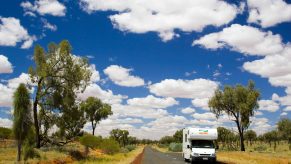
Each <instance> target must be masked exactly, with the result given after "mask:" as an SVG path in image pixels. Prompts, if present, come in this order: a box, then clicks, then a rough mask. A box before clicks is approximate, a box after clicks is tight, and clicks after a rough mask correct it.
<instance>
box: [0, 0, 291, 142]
mask: <svg viewBox="0 0 291 164" xmlns="http://www.w3.org/2000/svg"><path fill="white" fill-rule="evenodd" d="M290 3H291V2H290V1H283V0H245V1H232V0H227V1H222V0H207V1H205V0H123V1H120V0H34V1H33V0H30V1H28V0H9V1H8V0H6V1H3V2H1V6H0V126H4V127H11V126H12V121H11V118H12V117H11V113H12V111H13V109H12V95H13V92H14V91H15V89H16V87H17V86H18V85H19V84H20V83H26V84H29V83H30V80H29V76H28V74H27V70H28V67H29V66H31V65H33V61H32V55H33V47H34V46H35V45H37V44H39V45H41V46H43V47H46V46H47V44H48V43H50V42H56V43H59V42H60V41H62V40H64V39H66V40H69V42H70V43H71V45H72V47H73V51H72V53H73V54H74V55H77V56H83V57H87V58H88V59H89V63H90V68H91V71H92V78H91V80H90V85H89V86H88V87H87V88H86V90H85V91H84V93H80V94H78V99H79V100H85V99H86V98H87V97H89V96H94V97H98V98H100V99H101V100H102V101H104V102H106V103H109V104H111V106H112V111H113V115H111V116H110V117H109V118H108V119H106V120H103V121H101V122H100V123H99V125H98V126H97V128H96V134H97V135H103V136H107V135H108V133H109V131H111V130H112V129H114V128H120V129H126V130H128V131H129V132H130V135H132V136H136V137H138V138H148V139H159V138H160V137H162V136H165V135H172V134H173V133H174V132H175V131H176V130H179V129H182V128H184V127H204V128H215V127H218V126H224V127H227V128H229V129H232V130H235V124H234V123H233V122H232V121H231V118H229V117H228V116H227V115H222V116H221V117H220V118H219V119H216V118H215V116H214V115H213V114H212V113H211V112H210V109H209V108H208V106H207V102H208V100H209V98H211V96H212V95H213V93H214V91H215V90H216V89H217V88H220V89H223V86H225V85H236V84H242V85H247V83H248V81H249V80H253V81H254V82H255V84H256V88H257V89H258V90H259V91H260V92H261V97H260V101H259V105H260V108H259V109H258V110H256V112H255V115H254V116H253V117H252V118H251V121H252V122H251V125H250V129H253V130H255V131H256V132H257V133H258V134H262V133H264V132H266V131H270V130H272V129H274V128H276V122H277V121H278V120H280V119H281V118H291V44H290V43H289V42H290V41H291V35H290V29H291V24H290V21H291V4H290ZM32 99H33V96H32ZM84 130H86V131H90V130H91V127H90V124H88V123H87V124H86V125H85V127H84Z"/></svg>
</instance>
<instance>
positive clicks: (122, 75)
mask: <svg viewBox="0 0 291 164" xmlns="http://www.w3.org/2000/svg"><path fill="white" fill-rule="evenodd" d="M131 71H132V69H128V68H124V67H122V66H118V65H111V66H109V67H107V68H106V69H104V73H105V74H106V75H107V76H108V77H109V79H110V80H112V81H113V82H114V83H115V84H117V85H120V86H125V87H137V86H143V85H144V84H145V82H144V80H143V79H142V78H140V77H138V76H133V75H131V74H130V73H131Z"/></svg>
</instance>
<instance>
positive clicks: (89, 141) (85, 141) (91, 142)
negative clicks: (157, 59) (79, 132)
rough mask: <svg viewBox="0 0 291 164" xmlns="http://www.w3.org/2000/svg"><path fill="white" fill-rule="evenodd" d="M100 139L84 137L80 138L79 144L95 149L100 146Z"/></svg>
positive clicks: (89, 136)
mask: <svg viewBox="0 0 291 164" xmlns="http://www.w3.org/2000/svg"><path fill="white" fill-rule="evenodd" d="M101 142H102V139H101V138H100V137H96V136H93V135H84V136H82V137H80V143H81V144H82V145H84V146H85V147H89V148H96V147H98V146H99V145H100V143H101Z"/></svg>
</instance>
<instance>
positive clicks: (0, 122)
mask: <svg viewBox="0 0 291 164" xmlns="http://www.w3.org/2000/svg"><path fill="white" fill-rule="evenodd" d="M0 127H5V128H11V127H12V121H11V120H10V119H8V118H0Z"/></svg>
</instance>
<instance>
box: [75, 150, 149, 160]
mask: <svg viewBox="0 0 291 164" xmlns="http://www.w3.org/2000/svg"><path fill="white" fill-rule="evenodd" d="M143 148H144V146H138V147H137V148H136V149H135V150H133V151H131V152H129V153H117V154H114V155H106V154H99V155H92V154H94V153H91V154H90V157H89V158H88V159H86V160H83V161H76V162H75V163H86V164H87V163H98V164H112V163H116V164H129V163H131V162H132V161H133V160H134V159H135V157H136V156H138V154H140V153H141V152H142V150H143Z"/></svg>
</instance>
